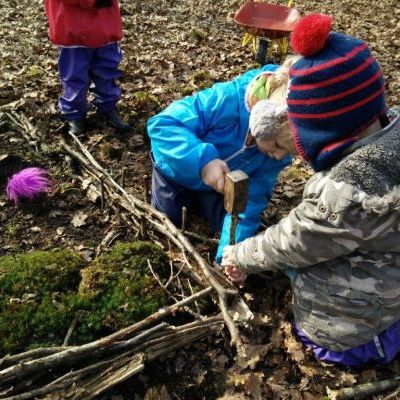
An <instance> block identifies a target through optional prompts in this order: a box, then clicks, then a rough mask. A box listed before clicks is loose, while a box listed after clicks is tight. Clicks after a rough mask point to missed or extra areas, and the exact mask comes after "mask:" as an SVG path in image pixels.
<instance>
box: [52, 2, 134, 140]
mask: <svg viewBox="0 0 400 400" xmlns="http://www.w3.org/2000/svg"><path fill="white" fill-rule="evenodd" d="M46 13H47V16H48V19H49V36H50V40H51V41H52V42H53V43H54V44H56V45H57V46H58V47H59V60H58V67H59V74H60V80H61V83H62V86H63V95H62V96H61V98H60V100H59V103H58V104H59V108H60V110H61V113H62V114H63V115H64V117H65V118H66V120H67V121H68V125H69V132H71V133H74V134H78V135H79V134H82V133H83V132H84V131H85V116H86V112H87V102H86V96H87V91H88V89H89V86H90V84H91V83H93V85H94V88H93V92H94V96H95V99H94V104H95V106H96V107H97V109H98V110H99V111H100V112H101V113H102V114H104V116H105V118H106V120H107V121H108V122H109V123H110V124H111V125H112V126H114V127H115V128H116V129H117V130H118V131H127V130H129V129H130V125H129V124H128V123H126V122H125V121H123V120H122V119H121V118H120V117H119V116H118V114H117V112H116V104H117V102H118V100H119V98H120V96H121V90H120V88H119V87H118V85H117V84H116V79H117V78H118V77H120V76H121V75H122V73H121V71H120V70H119V69H118V66H119V63H120V62H121V59H122V53H121V49H120V47H119V41H120V40H121V38H122V22H121V15H120V11H119V5H118V0H46Z"/></svg>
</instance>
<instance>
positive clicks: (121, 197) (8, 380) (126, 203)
mask: <svg viewBox="0 0 400 400" xmlns="http://www.w3.org/2000/svg"><path fill="white" fill-rule="evenodd" d="M5 115H6V117H7V118H8V120H9V121H11V123H12V124H13V125H14V126H15V127H16V128H17V129H18V131H20V132H21V134H22V135H23V136H24V137H25V138H26V139H27V140H28V141H29V142H30V143H31V144H32V145H34V146H35V147H36V149H37V150H38V151H40V150H45V151H46V150H48V147H47V144H46V140H45V138H43V137H41V135H40V133H39V132H38V130H37V129H36V128H35V127H34V126H33V125H32V124H31V123H30V121H29V120H28V118H26V117H25V116H24V115H23V114H22V113H19V114H17V113H14V112H10V113H6V114H5ZM70 137H71V138H72V140H73V145H70V144H69V143H67V141H66V140H64V139H62V140H61V149H62V150H63V152H66V153H68V155H69V156H71V157H73V158H74V159H76V160H77V161H79V162H80V164H81V166H82V167H83V168H84V170H85V171H86V173H87V174H88V175H89V176H90V177H91V179H92V181H94V182H97V183H98V185H95V186H96V188H95V190H96V191H97V192H99V193H100V197H101V205H102V206H104V205H105V202H106V199H107V200H110V201H109V203H110V206H111V207H113V208H114V209H115V210H116V211H118V212H119V213H120V214H121V215H122V216H123V217H124V219H125V221H127V222H128V224H129V225H130V226H131V227H132V228H133V229H135V230H136V231H137V232H143V231H144V226H146V227H150V228H152V230H153V231H155V232H157V233H158V236H163V237H165V238H166V239H168V241H171V242H172V243H173V244H174V245H175V246H176V247H177V248H179V249H180V251H181V252H182V256H183V259H184V263H183V267H182V269H183V272H185V273H186V275H187V276H188V277H189V278H190V279H193V280H194V281H195V282H196V283H197V285H199V286H200V287H203V288H205V289H203V290H201V291H200V292H198V293H195V294H192V295H191V296H190V297H187V298H186V299H184V300H182V301H179V302H177V303H176V304H175V305H173V306H171V307H169V308H166V309H162V310H160V311H159V312H157V313H155V314H153V315H151V316H149V317H148V318H146V319H145V320H143V321H141V322H138V323H137V324H135V325H133V326H131V327H128V328H125V329H123V330H121V331H119V332H116V333H115V334H113V335H110V336H107V337H105V338H102V339H100V340H98V341H95V342H92V343H89V344H86V345H83V346H78V347H61V348H54V349H52V348H46V349H38V350H35V351H33V352H28V353H23V354H20V355H17V356H14V357H10V358H5V359H3V360H2V361H0V368H1V370H0V398H7V399H15V400H16V399H29V398H32V397H35V396H44V395H46V394H47V393H54V392H55V391H59V392H60V398H64V397H67V395H68V396H70V397H71V398H72V399H83V398H84V399H90V398H93V397H94V396H96V395H98V394H99V393H101V392H103V391H104V390H106V389H108V388H109V387H111V386H113V385H115V384H116V383H118V382H120V381H122V380H123V379H126V378H127V377H129V376H131V375H133V374H135V373H137V372H138V371H140V370H141V369H143V368H144V365H145V363H146V362H148V361H151V360H153V359H155V358H157V357H159V356H160V355H163V354H166V353H167V352H169V351H172V350H174V349H176V348H179V347H182V346H184V345H186V344H189V343H191V342H193V341H194V340H197V339H200V338H202V337H205V336H208V335H209V334H213V333H214V332H215V331H216V330H217V328H219V327H221V325H223V322H225V325H226V326H227V328H228V330H229V332H230V335H231V344H233V345H235V346H236V348H237V350H238V354H239V355H245V348H244V345H243V344H242V341H241V338H240V335H239V331H238V328H237V326H236V324H235V322H234V319H233V317H232V315H233V314H234V315H235V317H236V318H235V319H239V320H248V319H250V318H251V317H252V313H251V311H250V310H249V309H248V307H247V305H246V304H245V303H244V301H243V300H242V299H241V298H240V296H239V294H238V290H237V288H236V287H235V286H234V285H232V284H231V283H230V282H229V281H228V280H227V279H226V278H225V276H224V274H222V273H221V272H220V271H219V270H218V269H217V268H211V267H210V265H209V264H208V263H207V262H206V261H205V259H204V258H203V257H202V256H201V255H200V254H199V253H198V252H197V250H196V249H195V248H194V246H193V245H192V244H191V243H190V242H189V240H188V239H187V237H186V235H185V233H184V232H182V231H181V230H179V229H178V228H176V227H175V226H174V225H173V223H172V222H171V221H170V220H169V219H168V218H167V216H166V215H165V214H163V213H161V212H158V211H157V210H155V209H154V208H153V207H151V206H150V205H149V204H147V203H146V202H144V201H141V200H140V199H138V198H136V197H135V196H133V195H131V194H129V193H127V191H126V190H125V189H124V188H123V186H122V185H120V184H118V183H117V182H116V180H115V179H114V178H113V177H112V176H111V174H110V173H109V172H108V171H107V170H105V169H104V168H103V167H102V166H101V165H100V164H99V163H98V162H97V161H96V160H95V159H94V157H93V156H92V155H91V154H90V152H89V151H88V150H87V149H86V148H85V147H84V146H83V144H82V143H81V142H80V140H79V139H78V138H77V137H76V136H75V135H70ZM82 179H83V178H82ZM146 231H147V232H149V231H151V230H146ZM155 238H156V239H157V236H155ZM149 267H150V269H151V265H149ZM179 272H180V271H179ZM179 272H178V273H177V274H176V275H173V274H172V273H171V279H172V278H173V277H175V276H177V275H179ZM160 284H161V285H162V286H163V284H162V283H160ZM190 287H191V286H190ZM163 288H164V289H165V288H166V285H164V286H163ZM215 295H216V299H217V303H218V305H219V308H220V310H221V314H220V315H218V316H215V317H207V318H206V317H204V316H201V315H198V314H197V316H196V315H195V317H196V318H198V321H197V322H194V323H191V324H188V325H183V326H180V327H175V326H170V325H167V324H165V323H161V324H159V325H156V326H154V327H152V328H148V327H149V325H150V324H154V322H155V321H158V320H159V319H160V318H162V317H165V316H166V315H170V314H171V313H172V312H174V311H176V310H178V309H179V308H182V309H184V310H188V307H187V304H189V303H192V302H195V301H196V300H197V299H198V298H201V297H204V296H212V297H214V296H215ZM171 310H173V311H171ZM192 315H193V313H192ZM144 328H146V329H147V328H148V329H147V330H143V329H144ZM67 367H68V368H70V369H71V370H70V371H69V372H65V371H66V368H67ZM49 371H51V373H49ZM44 376H45V377H47V376H51V377H52V378H53V380H52V381H50V382H49V381H48V380H46V379H44V378H43V377H44ZM37 381H40V382H42V381H46V384H45V386H43V385H41V386H40V387H37V388H36V389H34V390H30V388H32V386H35V384H36V382H37ZM89 393H90V395H89ZM5 396H6V397H5ZM68 398H69V397H68Z"/></svg>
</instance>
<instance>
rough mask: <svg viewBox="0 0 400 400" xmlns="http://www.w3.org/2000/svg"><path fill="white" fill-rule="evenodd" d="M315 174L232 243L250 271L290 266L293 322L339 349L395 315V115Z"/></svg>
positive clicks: (399, 283)
mask: <svg viewBox="0 0 400 400" xmlns="http://www.w3.org/2000/svg"><path fill="white" fill-rule="evenodd" d="M391 116H392V121H391V123H390V125H389V126H387V127H386V128H385V129H383V130H381V131H380V132H378V133H375V134H374V135H372V136H369V137H366V138H364V139H362V140H360V141H358V142H357V143H355V144H354V145H353V146H352V147H351V148H350V150H348V151H347V153H348V154H346V156H345V157H344V158H343V159H342V160H341V161H340V162H339V163H337V164H336V165H335V166H334V167H333V168H332V169H330V170H327V171H322V172H319V173H317V174H315V175H314V176H313V177H312V178H311V179H310V180H309V182H308V183H307V185H306V187H305V189H304V193H303V200H302V202H301V203H300V204H299V205H298V206H297V207H296V208H294V209H293V210H292V211H291V212H290V214H289V215H288V216H287V217H286V218H284V219H282V220H281V221H280V222H279V223H278V224H277V225H274V226H271V227H270V228H268V229H267V230H266V231H265V232H263V233H261V234H259V235H257V236H254V237H252V238H249V239H247V240H245V241H244V242H242V243H239V244H238V245H236V246H234V247H233V257H234V260H235V262H236V264H237V265H238V266H239V267H240V268H241V269H242V270H244V271H246V272H248V273H257V272H258V271H263V270H264V271H277V270H282V271H284V270H285V269H286V268H287V267H294V268H296V270H297V272H298V273H297V275H296V278H295V279H294V281H293V282H292V286H293V312H294V316H295V320H296V322H297V324H298V325H299V326H300V328H301V329H302V330H303V331H304V332H305V334H306V335H307V336H308V337H309V338H310V339H311V340H312V341H314V342H315V343H317V344H319V345H320V346H323V347H325V348H328V349H330V350H334V351H343V350H347V349H349V348H353V347H356V346H358V345H361V344H364V343H367V342H368V341H370V340H372V339H373V338H374V337H375V336H376V335H378V334H379V333H381V332H382V331H383V330H385V329H386V328H387V327H389V326H390V325H391V324H393V323H395V322H397V321H398V320H400V118H399V112H398V110H397V111H396V110H393V111H391Z"/></svg>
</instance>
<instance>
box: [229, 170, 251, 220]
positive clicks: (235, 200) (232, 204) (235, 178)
mask: <svg viewBox="0 0 400 400" xmlns="http://www.w3.org/2000/svg"><path fill="white" fill-rule="evenodd" d="M248 183H249V177H248V175H247V174H245V173H244V172H243V171H241V170H239V169H238V170H236V171H231V172H228V173H227V174H226V175H225V187H224V208H225V210H226V212H228V213H230V214H238V213H241V212H243V211H244V210H245V208H246V204H247V192H248Z"/></svg>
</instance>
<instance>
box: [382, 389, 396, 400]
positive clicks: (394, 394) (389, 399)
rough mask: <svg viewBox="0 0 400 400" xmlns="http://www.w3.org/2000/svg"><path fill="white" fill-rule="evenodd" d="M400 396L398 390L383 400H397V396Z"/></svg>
mask: <svg viewBox="0 0 400 400" xmlns="http://www.w3.org/2000/svg"><path fill="white" fill-rule="evenodd" d="M399 394H400V388H398V389H396V390H395V391H394V392H393V393H390V394H388V395H387V396H386V397H384V398H383V399H382V400H392V399H394V398H397V396H398V395H399Z"/></svg>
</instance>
